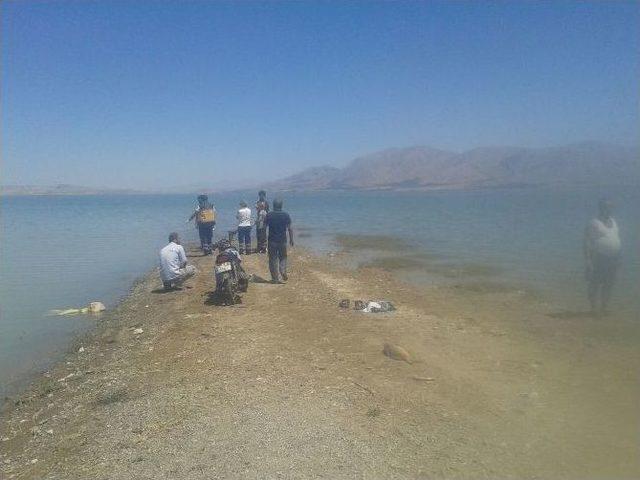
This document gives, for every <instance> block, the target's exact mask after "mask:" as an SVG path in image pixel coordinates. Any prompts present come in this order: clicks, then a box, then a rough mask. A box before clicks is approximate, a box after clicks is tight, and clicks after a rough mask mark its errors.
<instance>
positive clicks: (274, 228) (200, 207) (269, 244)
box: [160, 190, 294, 289]
mask: <svg viewBox="0 0 640 480" xmlns="http://www.w3.org/2000/svg"><path fill="white" fill-rule="evenodd" d="M197 200H198V204H197V206H196V208H195V210H194V212H193V214H192V215H191V216H190V217H189V219H188V220H187V222H191V221H192V220H194V219H195V221H196V226H197V228H198V235H199V237H200V247H201V248H202V251H203V252H204V254H205V255H209V254H211V253H212V252H213V243H212V242H213V231H214V229H215V226H216V209H215V206H214V205H213V204H212V203H211V202H210V201H209V198H208V197H207V195H199V196H198V199H197ZM282 207H283V202H282V200H280V199H275V200H274V201H273V210H270V208H269V202H268V201H267V194H266V192H265V191H264V190H261V191H260V192H259V193H258V200H257V202H256V205H255V209H256V215H255V217H254V216H253V212H252V211H251V208H249V207H248V205H247V203H246V202H240V208H239V209H238V211H237V213H236V220H237V224H238V226H237V239H238V250H239V253H240V254H243V255H248V254H250V253H252V252H254V249H252V246H251V231H252V228H253V225H254V224H255V228H256V237H257V245H256V249H255V252H257V253H263V254H264V253H268V256H269V272H270V273H271V280H272V282H274V283H283V281H284V282H286V281H287V280H288V275H287V245H290V246H292V247H293V245H294V239H293V229H292V228H291V217H290V216H289V214H288V213H287V212H285V211H284V210H283V209H282ZM287 237H288V238H287ZM195 273H196V269H195V267H193V266H192V265H188V263H187V256H186V253H185V251H184V248H183V247H182V245H181V244H180V238H179V235H178V234H177V233H175V232H173V233H171V234H170V235H169V244H168V245H166V246H165V247H164V248H163V249H162V250H160V277H161V279H162V283H163V285H164V287H165V288H166V289H170V288H175V287H179V286H180V285H182V283H184V281H185V280H187V279H188V278H190V277H192V276H193V275H195Z"/></svg>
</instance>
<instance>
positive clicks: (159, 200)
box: [0, 188, 640, 395]
mask: <svg viewBox="0 0 640 480" xmlns="http://www.w3.org/2000/svg"><path fill="white" fill-rule="evenodd" d="M254 196H255V194H254V192H251V193H250V194H245V195H243V194H220V195H214V196H212V200H213V201H214V203H215V205H216V208H217V210H218V220H219V225H218V228H217V230H216V237H219V236H221V235H223V234H224V235H226V231H227V230H228V229H230V228H232V227H233V225H234V221H235V212H236V209H237V204H238V202H239V201H240V200H242V199H244V200H246V201H247V203H249V204H252V203H253V202H254V201H255V198H254ZM603 196H608V197H610V198H612V199H613V200H614V202H615V204H616V206H617V210H616V213H615V217H616V219H617V221H618V224H619V226H620V230H621V236H622V240H623V249H624V251H623V255H624V266H623V268H622V270H621V271H620V278H619V282H618V285H617V289H616V292H615V298H614V306H613V307H614V308H615V309H616V310H617V311H618V312H622V315H621V317H622V318H624V319H625V321H627V320H628V321H636V320H637V319H638V312H640V296H639V295H638V286H639V285H640V248H639V246H640V188H617V189H609V190H607V189H598V190H593V189H586V188H585V189H562V190H552V189H507V190H492V191H472V192H465V191H448V192H444V191H442V192H400V193H399V192H318V193H287V194H284V195H283V198H284V199H285V210H287V211H288V212H289V213H290V214H291V216H292V218H293V222H294V227H301V228H302V230H301V232H300V233H301V235H300V237H299V239H298V240H299V242H298V243H299V244H301V245H304V246H307V247H309V248H312V249H314V250H316V251H318V252H321V253H324V252H328V251H331V250H335V249H337V245H336V235H337V234H351V235H384V236H392V237H397V238H398V239H399V240H398V241H397V245H394V242H390V243H391V244H392V245H391V248H389V246H388V245H387V246H385V248H384V249H383V250H385V252H384V253H381V252H372V251H364V249H363V251H361V252H358V251H356V252H355V253H356V254H359V255H356V256H355V257H354V258H356V259H358V260H357V261H359V262H363V263H366V262H368V261H372V260H373V261H374V264H375V260H376V259H379V258H380V257H385V256H394V255H395V256H403V257H406V256H409V257H413V258H414V259H415V260H416V263H417V267H419V268H416V267H412V268H406V269H402V270H400V273H402V274H403V275H404V277H405V278H407V279H409V280H411V281H414V282H417V283H418V284H420V283H426V284H431V283H434V282H435V283H441V282H442V283H447V282H449V283H452V282H453V283H460V282H462V283H464V282H466V281H487V282H489V281H490V282H500V283H501V284H505V285H514V286H517V288H524V289H530V290H531V291H534V292H536V294H537V295H540V296H541V297H542V298H543V299H544V300H545V301H547V302H549V303H550V304H551V305H553V306H554V308H556V309H557V310H558V311H581V310H585V309H586V300H585V282H584V267H583V260H582V235H583V229H584V226H585V224H586V222H587V221H588V219H589V218H590V217H592V216H593V213H594V210H595V205H596V203H597V200H598V199H599V198H600V197H603ZM270 200H272V198H270ZM1 202H2V203H1V209H2V222H1V228H2V235H1V240H2V243H1V248H0V271H1V273H2V274H1V276H0V393H2V394H4V395H6V394H9V393H11V392H13V391H15V389H16V388H19V387H20V386H21V385H23V384H24V382H25V381H26V379H28V378H30V376H31V375H33V374H34V373H37V372H39V371H41V370H43V369H46V368H47V366H48V365H49V364H50V363H51V362H52V361H55V360H56V359H59V358H60V357H61V355H62V354H63V353H64V351H65V350H66V349H67V348H68V346H69V344H70V341H71V339H72V338H73V337H74V336H75V335H77V334H78V333H82V332H84V331H87V330H88V329H91V328H92V327H93V326H94V325H95V322H96V321H98V320H96V318H95V317H91V316H84V315H80V316H67V317H60V316H49V315H47V312H48V311H49V310H51V309H60V308H71V307H81V306H85V305H86V304H87V303H88V302H90V301H94V300H98V301H102V302H103V303H105V304H106V305H107V307H112V306H113V305H115V304H116V303H117V302H118V301H119V300H120V299H121V298H122V297H123V296H124V295H126V294H127V292H128V291H129V289H130V287H131V284H132V283H133V281H134V280H135V279H136V278H138V277H139V276H141V275H142V274H144V273H145V272H147V271H148V270H149V269H150V268H152V267H154V266H155V264H156V262H157V251H158V250H159V249H160V248H161V247H162V246H163V245H164V244H166V238H167V235H168V233H169V232H170V231H173V230H175V231H178V232H180V233H181V234H182V235H183V238H184V240H185V241H186V242H192V241H196V240H197V235H196V231H195V229H194V227H193V224H191V225H187V224H186V223H185V221H186V219H187V218H188V217H189V215H190V213H191V211H192V209H193V207H194V206H195V196H194V195H139V196H138V195H132V196H116V195H113V196H60V197H54V196H50V197H45V196H43V197H35V196H30V197H3V198H2V199H1ZM254 241H255V239H254ZM356 250H357V249H356ZM265 261H266V259H265ZM357 261H356V262H357ZM382 265H383V266H384V263H383V264H382ZM201 274H206V275H208V274H210V272H203V273H201ZM211 281H212V284H213V276H212V280H211ZM293 281H295V279H293Z"/></svg>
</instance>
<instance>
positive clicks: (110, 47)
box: [1, 0, 640, 188]
mask: <svg viewBox="0 0 640 480" xmlns="http://www.w3.org/2000/svg"><path fill="white" fill-rule="evenodd" d="M639 36H640V15H639V4H638V3H637V2H633V3H631V2H629V3H625V2H594V3H586V2H530V3H524V2H520V1H518V2H515V1H514V2H498V3H487V2H471V3H465V2H450V3H438V2H409V3H395V2H385V3H375V2H370V3H366V2H349V3H347V2H328V1H324V2H318V3H312V2H286V3H285V2H282V3H280V2H273V1H272V2H266V3H245V2H242V3H231V2H230V3H220V2H208V1H193V2H186V1H158V2H152V1H130V2H124V1H117V0H111V1H103V2H98V1H88V2H84V1H73V2H65V1H61V0H58V1H50V2H38V1H34V0H30V1H24V2H23V1H4V2H2V135H3V138H2V140H3V141H2V156H3V159H2V160H3V164H2V179H1V181H2V183H5V184H7V183H20V184H51V183H60V182H64V183H73V184H84V185H91V186H111V187H139V188H153V187H159V186H175V185H190V184H211V185H219V184H221V183H227V182H229V183H231V184H236V183H238V182H242V181H247V180H252V179H256V178H261V177H266V178H275V177H279V176H282V175H284V174H288V173H291V172H293V171H296V170H299V169H302V168H305V167H308V166H311V165H321V164H335V165H341V164H344V163H346V162H347V161H348V160H350V159H351V158H353V157H355V156H358V155H362V154H366V153H369V152H372V151H375V150H379V149H383V148H387V147H393V146H397V147H399V146H409V145H417V144H424V145H431V146H435V147H441V148H449V149H453V150H464V149H469V148H473V147H476V146H482V145H497V144H509V145H525V146H547V145H557V144H562V143H570V142H576V141H582V140H597V141H606V142H612V143H621V144H628V145H636V144H637V143H638V135H639V133H638V132H639V130H638V129H639V128H640V121H639V113H638V110H639V102H640V98H639V93H638V91H639V89H638V87H639V80H640V69H639V59H640V47H639V44H640V42H639Z"/></svg>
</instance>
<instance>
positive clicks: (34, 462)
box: [30, 458, 38, 465]
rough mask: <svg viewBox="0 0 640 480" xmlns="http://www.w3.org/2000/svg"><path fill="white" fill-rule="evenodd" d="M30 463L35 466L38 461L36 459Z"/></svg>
mask: <svg viewBox="0 0 640 480" xmlns="http://www.w3.org/2000/svg"><path fill="white" fill-rule="evenodd" d="M30 463H31V465H35V464H36V463H38V459H37V458H34V459H33V460H31V462H30Z"/></svg>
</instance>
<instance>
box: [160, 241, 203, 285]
mask: <svg viewBox="0 0 640 480" xmlns="http://www.w3.org/2000/svg"><path fill="white" fill-rule="evenodd" d="M195 274H196V267H194V266H193V265H187V254H186V253H185V251H184V248H183V246H182V245H180V238H179V237H178V234H177V233H176V232H173V233H171V234H169V244H168V245H167V246H166V247H164V248H163V249H162V250H160V278H161V279H162V284H163V285H164V288H165V289H167V290H168V289H171V288H177V287H179V286H180V285H182V284H183V283H184V281H185V280H187V279H188V278H191V277H193V276H194V275H195Z"/></svg>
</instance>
